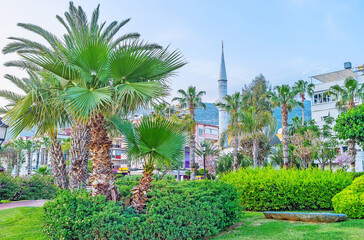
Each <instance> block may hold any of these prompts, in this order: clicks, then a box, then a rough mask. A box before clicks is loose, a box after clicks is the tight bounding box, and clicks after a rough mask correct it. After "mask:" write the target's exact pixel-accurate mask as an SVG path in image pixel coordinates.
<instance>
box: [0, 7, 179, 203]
mask: <svg viewBox="0 0 364 240" xmlns="http://www.w3.org/2000/svg"><path fill="white" fill-rule="evenodd" d="M57 19H58V20H59V22H60V23H61V24H62V25H63V27H64V28H65V29H66V32H67V33H66V34H65V35H63V38H62V39H60V38H57V37H56V36H54V35H53V34H51V33H50V32H48V31H46V30H44V29H42V28H41V27H39V26H35V25H32V24H18V25H19V26H21V27H23V28H25V29H27V30H29V31H32V32H34V33H36V34H38V35H40V36H41V37H43V38H44V39H45V40H46V42H47V43H48V46H45V45H42V44H40V43H37V42H34V41H30V40H24V39H22V38H12V39H13V40H14V42H13V43H10V44H9V45H8V46H6V47H5V48H4V50H3V52H4V53H8V52H18V53H19V54H20V56H21V57H22V60H21V61H15V62H10V63H8V64H7V65H12V66H19V67H24V66H26V67H28V68H32V69H34V68H41V69H44V70H45V71H47V72H48V73H50V74H51V75H52V76H53V77H54V78H56V79H58V80H59V81H62V83H63V86H64V87H65V90H64V91H63V95H62V96H61V97H60V98H59V99H60V100H63V101H64V102H65V105H66V108H67V109H68V110H69V112H70V113H71V114H72V116H73V117H74V118H75V119H76V121H81V122H82V123H83V124H86V123H88V126H90V129H91V141H90V143H89V144H88V146H89V149H90V155H91V158H92V164H93V167H92V176H91V181H92V187H91V190H92V194H93V195H97V194H102V195H105V196H106V197H107V199H111V198H115V196H116V191H117V188H116V185H115V179H114V176H113V173H112V162H111V158H110V154H109V152H110V149H111V146H112V145H111V141H110V138H109V136H108V134H107V129H106V128H105V116H106V117H108V116H110V115H112V114H123V115H126V114H127V113H129V112H132V111H134V110H135V109H137V108H140V107H145V106H147V105H148V104H149V103H150V102H151V101H152V100H154V99H157V98H160V97H163V96H165V95H166V91H167V87H166V82H165V80H166V79H167V78H168V77H170V76H172V75H173V74H174V72H175V70H177V69H179V68H180V67H182V66H183V65H184V64H185V61H183V60H182V56H181V54H180V53H179V52H178V51H173V52H172V53H169V52H168V51H167V49H162V48H161V47H159V46H158V45H155V44H145V43H144V42H142V41H137V40H134V39H135V38H137V37H139V34H136V33H128V34H125V35H122V36H120V37H118V38H115V35H116V34H117V33H118V32H119V30H120V29H121V27H122V26H124V25H125V24H126V23H127V22H128V21H129V20H130V19H127V20H124V21H122V22H120V23H119V22H116V21H115V22H112V23H111V24H109V25H108V26H106V25H105V24H106V23H105V22H102V23H99V22H98V21H99V7H97V8H96V9H95V10H94V12H93V14H92V17H91V21H88V19H87V15H86V13H85V12H84V11H83V9H82V8H81V7H78V8H77V7H76V6H74V5H73V3H72V2H71V3H70V6H69V10H68V12H66V13H65V18H62V17H60V16H57ZM105 26H106V27H105ZM29 63H30V64H29ZM113 196H114V197H113Z"/></svg>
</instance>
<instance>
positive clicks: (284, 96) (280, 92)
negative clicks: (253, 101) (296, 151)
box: [267, 84, 302, 168]
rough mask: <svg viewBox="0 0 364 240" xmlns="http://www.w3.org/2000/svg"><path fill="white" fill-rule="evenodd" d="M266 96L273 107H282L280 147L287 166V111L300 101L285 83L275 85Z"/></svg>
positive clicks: (294, 91) (298, 104)
mask: <svg viewBox="0 0 364 240" xmlns="http://www.w3.org/2000/svg"><path fill="white" fill-rule="evenodd" d="M267 96H268V98H269V99H270V102H271V104H272V106H273V107H281V108H282V111H281V112H282V144H283V146H282V148H283V161H284V166H285V167H286V168H288V144H289V143H288V112H289V111H292V109H293V108H295V107H297V106H300V107H302V103H301V102H298V101H297V100H295V97H296V96H297V91H296V90H295V89H293V88H291V87H290V86H289V85H287V84H283V85H282V86H276V87H275V88H274V91H273V92H267Z"/></svg>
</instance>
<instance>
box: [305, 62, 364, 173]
mask: <svg viewBox="0 0 364 240" xmlns="http://www.w3.org/2000/svg"><path fill="white" fill-rule="evenodd" d="M344 65H345V69H344V70H340V71H335V72H331V73H325V74H320V75H316V76H312V77H311V81H313V80H317V81H318V83H316V84H315V92H314V95H313V97H312V99H311V117H312V119H314V120H315V121H316V123H317V124H318V125H319V126H320V127H322V125H323V124H324V119H325V118H326V117H329V116H330V117H333V118H335V119H336V118H337V117H338V116H339V115H340V112H341V111H340V110H339V109H338V108H337V107H336V101H335V100H334V99H332V98H330V96H326V95H325V94H324V93H325V92H326V91H327V90H329V88H330V87H331V86H334V85H336V84H337V85H339V86H344V81H345V79H346V78H348V77H353V78H355V79H356V80H357V81H358V82H359V84H360V85H361V84H363V83H364V75H363V73H364V72H363V70H364V68H363V67H361V66H359V67H356V68H352V67H351V63H345V64H344ZM361 103H362V101H360V100H359V99H356V100H355V104H356V105H359V104H361ZM339 151H340V152H345V151H347V146H346V145H344V146H341V147H340V149H339ZM356 152H357V154H356V159H355V171H357V172H362V171H364V152H363V149H362V147H360V146H359V145H356ZM349 169H350V167H349Z"/></svg>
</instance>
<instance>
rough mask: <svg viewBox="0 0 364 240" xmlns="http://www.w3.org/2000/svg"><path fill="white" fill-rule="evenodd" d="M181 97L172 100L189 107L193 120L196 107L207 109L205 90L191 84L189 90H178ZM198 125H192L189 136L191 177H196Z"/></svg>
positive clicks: (182, 106) (181, 106) (181, 105)
mask: <svg viewBox="0 0 364 240" xmlns="http://www.w3.org/2000/svg"><path fill="white" fill-rule="evenodd" d="M177 92H178V93H179V94H180V95H181V97H175V98H173V99H172V101H177V102H178V103H179V105H180V108H188V110H189V113H190V115H191V117H192V120H193V121H194V120H195V110H196V108H199V107H202V108H204V109H206V105H205V104H204V103H203V102H202V96H203V95H205V94H206V92H205V91H197V89H196V87H193V86H189V87H188V88H187V92H186V91H185V90H183V89H179V90H178V91H177ZM195 132H196V127H195V124H193V126H192V127H191V131H190V134H189V135H190V136H189V145H190V156H191V179H195V171H196V168H195V167H196V166H195V164H196V156H195V148H196V139H195Z"/></svg>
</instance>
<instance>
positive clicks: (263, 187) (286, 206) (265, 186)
mask: <svg viewBox="0 0 364 240" xmlns="http://www.w3.org/2000/svg"><path fill="white" fill-rule="evenodd" d="M353 177H354V176H353V175H352V174H350V173H345V172H342V171H338V172H330V171H321V170H320V169H317V168H313V169H306V170H297V169H290V170H276V169H274V168H256V169H251V168H246V169H240V170H239V171H238V172H236V173H229V174H226V175H224V176H222V178H221V180H222V181H223V182H226V183H230V184H233V185H234V186H235V187H236V189H237V191H238V195H239V202H240V204H241V206H243V207H244V208H245V209H247V210H253V211H265V210H318V209H332V202H331V199H332V198H333V197H334V196H335V194H337V193H339V192H340V191H341V190H343V189H344V188H345V187H347V186H348V185H350V184H351V183H352V181H353Z"/></svg>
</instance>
